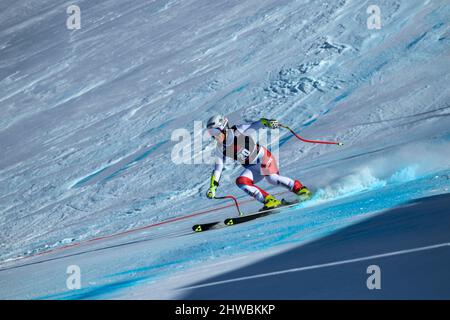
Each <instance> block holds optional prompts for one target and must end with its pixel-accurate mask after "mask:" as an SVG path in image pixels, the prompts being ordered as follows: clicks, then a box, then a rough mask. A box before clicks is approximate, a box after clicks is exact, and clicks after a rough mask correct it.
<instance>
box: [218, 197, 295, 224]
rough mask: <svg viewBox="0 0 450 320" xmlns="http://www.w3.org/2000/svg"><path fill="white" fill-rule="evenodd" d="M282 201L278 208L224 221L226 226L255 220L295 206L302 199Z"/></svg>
mask: <svg viewBox="0 0 450 320" xmlns="http://www.w3.org/2000/svg"><path fill="white" fill-rule="evenodd" d="M281 202H282V204H281V205H280V206H278V207H276V208H273V209H268V210H260V211H258V212H256V213H251V214H248V215H244V216H240V217H235V218H227V219H225V220H224V222H223V223H224V224H225V225H226V226H233V225H235V224H239V223H243V222H247V221H251V220H255V219H258V218H261V217H265V216H268V215H270V214H274V213H277V212H280V209H285V208H288V207H292V206H295V205H297V204H299V203H300V202H302V201H301V200H294V201H286V200H284V199H282V200H281Z"/></svg>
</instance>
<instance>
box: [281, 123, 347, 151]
mask: <svg viewBox="0 0 450 320" xmlns="http://www.w3.org/2000/svg"><path fill="white" fill-rule="evenodd" d="M280 127H282V128H285V129H287V130H289V131H290V132H291V133H292V134H293V135H294V136H295V137H296V138H297V139H299V140H301V141H303V142H309V143H321V144H336V145H338V146H343V145H344V144H343V143H342V142H335V141H320V140H308V139H304V138H302V137H300V136H299V135H298V134H296V133H295V132H294V130H292V129H291V128H289V127H288V126H285V125H283V124H280Z"/></svg>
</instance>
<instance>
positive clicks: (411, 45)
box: [406, 31, 428, 50]
mask: <svg viewBox="0 0 450 320" xmlns="http://www.w3.org/2000/svg"><path fill="white" fill-rule="evenodd" d="M427 33H428V32H426V31H425V32H424V33H422V34H421V35H420V36H419V37H417V38H416V39H414V40H413V41H411V42H410V43H409V44H408V45H407V46H406V49H407V50H409V49H411V48H412V47H414V46H415V45H416V44H417V43H418V42H419V41H420V40H422V39H423V38H425V36H426V35H427Z"/></svg>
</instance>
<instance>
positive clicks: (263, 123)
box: [236, 118, 279, 133]
mask: <svg viewBox="0 0 450 320" xmlns="http://www.w3.org/2000/svg"><path fill="white" fill-rule="evenodd" d="M264 127H266V128H270V129H276V128H278V127H279V124H278V121H277V120H275V119H266V118H261V119H259V120H258V121H254V122H250V123H244V124H241V125H237V126H236V129H237V130H238V131H239V132H241V133H245V131H247V130H254V131H256V130H259V129H262V128H264Z"/></svg>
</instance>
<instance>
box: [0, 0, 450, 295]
mask: <svg viewBox="0 0 450 320" xmlns="http://www.w3.org/2000/svg"><path fill="white" fill-rule="evenodd" d="M70 4H77V5H79V6H80V8H81V13H82V22H81V23H82V27H81V29H80V30H75V31H69V30H67V29H66V26H65V18H66V13H65V12H66V8H67V6H69V5H70ZM370 4H373V3H372V2H370V1H344V0H340V1H320V2H316V1H306V0H305V1H283V0H281V1H264V0H258V1H256V0H251V1H245V2H243V1H234V0H231V1H207V0H187V1H144V0H138V1H133V2H132V3H127V4H125V3H121V2H119V1H114V0H109V1H95V2H93V1H76V2H75V3H74V2H60V3H58V4H55V3H54V1H47V0H45V1H39V4H37V3H36V2H34V1H22V2H20V3H18V2H15V1H10V0H5V1H3V2H2V3H1V4H0V8H1V10H0V89H1V92H2V95H1V97H0V114H1V117H0V147H1V150H2V153H1V157H0V181H1V183H0V228H1V232H0V250H1V251H0V261H2V264H1V266H0V284H1V285H0V297H1V298H43V297H50V298H51V297H55V298H80V297H81V298H99V297H104V295H106V296H107V297H109V296H110V295H111V294H112V292H114V294H115V295H119V296H120V297H129V296H130V295H131V293H130V292H128V293H125V292H123V291H122V290H116V289H123V288H124V287H127V286H133V290H132V291H134V287H135V286H136V284H141V283H142V284H143V286H144V287H145V286H146V285H149V283H150V282H151V281H150V280H152V279H153V281H155V283H153V284H152V285H153V286H155V287H156V288H157V289H158V290H160V291H159V292H162V291H164V290H163V289H164V286H163V285H162V284H161V285H159V283H160V282H159V281H167V279H169V280H170V279H171V277H173V276H174V274H175V273H177V272H178V271H180V270H185V269H186V270H187V269H190V268H191V267H192V268H194V270H195V268H197V267H198V266H199V265H200V264H201V265H209V264H212V265H216V264H218V265H219V267H217V268H216V269H215V270H216V271H217V272H220V271H221V270H222V269H221V267H220V265H223V270H225V269H226V268H230V267H231V266H237V265H238V264H233V263H231V262H230V261H232V259H238V260H239V259H240V258H239V257H241V258H242V259H241V260H242V261H245V262H248V261H252V260H254V259H257V258H260V257H261V255H262V256H264V255H267V254H269V253H273V252H275V251H278V250H282V249H283V250H284V249H285V248H286V246H290V245H297V244H301V243H304V242H305V241H310V240H312V239H316V238H318V237H321V236H324V235H326V234H329V233H330V232H333V231H335V230H337V229H339V228H342V227H344V226H347V225H349V224H352V223H355V222H356V221H359V219H363V218H365V217H368V216H370V215H372V214H376V213H377V212H380V210H385V209H387V208H390V207H394V206H397V205H401V204H402V203H404V202H405V201H408V200H411V199H416V198H420V197H424V196H428V195H434V194H440V193H448V188H449V185H450V182H449V181H450V180H449V179H448V177H449V170H450V160H449V159H450V157H449V156H450V151H449V150H450V148H449V144H450V139H449V138H450V135H449V134H450V129H449V128H450V126H449V124H450V118H449V115H450V113H449V109H450V104H449V101H450V90H449V89H448V82H449V81H450V72H449V71H450V61H449V58H448V57H449V53H450V46H449V35H450V34H449V26H448V21H449V17H450V5H449V4H448V2H446V1H415V0H414V1H405V0H404V1H396V0H390V1H387V0H386V1H377V5H379V7H380V9H381V14H382V16H381V17H382V28H381V29H380V30H368V29H367V26H366V19H367V17H368V14H367V13H366V9H367V7H368V6H369V5H370ZM216 112H221V113H224V114H227V115H228V116H229V117H230V119H231V121H232V122H236V121H239V120H240V119H241V118H244V119H246V120H254V119H257V118H258V117H261V116H266V117H275V118H277V119H279V120H280V122H282V123H285V124H287V125H289V126H291V127H292V128H294V129H295V130H296V131H297V132H299V133H300V134H301V135H303V136H305V137H308V138H313V139H314V138H316V139H325V140H336V139H339V140H341V141H344V142H345V145H344V146H343V147H336V146H325V145H313V144H304V143H301V142H299V141H298V140H295V138H294V139H293V138H292V136H290V135H289V134H288V133H287V132H282V136H281V139H280V160H279V161H280V167H281V171H282V173H284V174H286V175H291V176H295V177H298V178H299V179H301V181H302V182H304V184H306V185H308V186H310V187H311V188H312V189H314V190H317V193H316V198H315V200H314V201H313V202H312V203H310V204H309V206H311V207H310V208H309V209H308V208H296V209H295V210H293V212H292V215H290V216H289V217H285V216H283V217H282V216H280V217H275V216H274V217H273V219H270V220H267V219H266V220H261V221H259V222H255V223H253V224H248V225H246V226H242V227H239V228H238V227H236V229H235V230H234V231H233V232H231V231H229V230H227V229H221V230H217V231H212V232H210V233H205V234H202V235H197V234H194V235H192V234H188V233H189V232H190V226H191V225H192V224H193V223H197V222H200V221H209V220H211V219H214V220H215V219H216V218H217V217H225V216H227V215H229V214H231V213H233V214H234V211H233V208H232V207H228V208H226V209H225V210H218V211H214V212H211V213H208V214H204V215H198V216H196V217H192V218H183V217H185V216H186V215H188V214H191V213H195V212H198V211H202V210H204V209H208V208H212V207H216V206H220V205H224V204H226V203H224V202H218V203H216V202H214V201H211V200H207V199H205V197H204V193H205V192H206V188H207V184H208V176H209V174H210V172H211V166H210V165H207V164H182V165H176V164H174V163H173V162H172V161H171V151H172V148H173V146H174V145H175V144H176V141H171V134H172V132H173V131H174V130H175V129H178V128H185V129H187V130H189V131H190V132H193V131H194V121H205V120H206V119H207V118H208V117H209V116H210V115H212V114H214V113H216ZM205 148H206V149H207V148H211V146H207V145H206V143H204V145H203V149H205ZM207 150H208V149H207ZM196 155H198V153H197V154H194V153H192V158H194V157H195V156H196ZM240 170H241V168H240V167H239V166H228V167H227V171H225V172H224V178H223V179H222V183H221V186H220V192H221V193H222V192H223V194H225V193H230V194H234V195H238V196H239V197H240V199H242V200H244V199H247V198H246V197H245V195H243V194H242V193H241V191H240V190H238V189H237V188H236V187H235V185H234V179H235V178H236V176H237V175H238V173H239V172H240ZM263 186H264V187H267V188H268V190H273V192H279V191H281V190H279V189H276V188H275V189H274V188H271V187H269V186H268V185H266V184H263ZM355 203H358V206H356V204H355ZM255 208H257V204H256V203H254V202H249V203H247V204H245V206H244V209H245V210H247V211H251V210H253V209H255ZM177 218H181V219H183V220H178V221H176V222H174V223H166V224H164V225H156V226H155V227H150V228H147V229H141V230H139V231H136V232H130V233H125V234H122V235H119V236H116V237H110V235H113V234H116V233H121V232H125V231H130V230H134V229H136V228H140V227H144V226H148V225H152V224H157V223H159V222H163V221H167V220H169V221H170V219H177ZM316 226H317V227H316ZM99 237H106V238H104V239H98V240H95V241H92V242H86V241H89V240H90V239H97V238H99ZM243 239H246V241H243ZM131 242H132V243H131ZM79 243H81V244H80V245H78V244H79ZM70 244H75V245H76V246H73V247H69V248H66V249H58V248H64V246H67V245H70ZM106 247H108V248H109V247H111V248H109V249H103V248H106ZM123 248H127V250H123ZM55 249H56V251H53V252H51V253H48V254H44V255H40V256H36V254H41V253H44V252H47V251H49V250H55ZM70 257H75V259H73V258H70ZM241 260H240V261H241ZM39 261H40V263H38V264H33V263H35V262H39ZM23 264H27V266H26V267H18V266H20V265H23ZM69 264H78V265H80V266H82V267H83V265H84V266H85V268H84V270H86V269H88V271H86V277H85V278H86V279H88V280H87V281H86V282H85V283H84V286H85V287H84V289H83V291H82V292H81V293H80V292H68V291H67V288H65V278H66V276H67V275H66V274H65V269H66V267H67V265H69ZM82 270H83V268H82ZM141 270H143V271H141ZM182 275H183V273H181V277H182ZM197 276H198V277H202V276H203V277H204V274H203V275H202V274H201V273H198V274H197ZM36 279H38V280H36ZM154 279H157V280H154ZM164 279H166V280H164ZM36 281H37V282H38V283H36ZM161 283H162V282H161ZM116 291H119V293H117V292H116ZM121 292H122V293H121ZM144 292H145V293H144V294H143V295H142V297H144V298H145V297H152V298H158V297H160V296H161V295H162V294H163V293H159V294H158V295H154V296H152V295H151V294H149V292H151V290H149V291H146V290H144ZM122 294H123V295H122ZM166 295H167V297H174V294H173V293H171V292H167V293H166Z"/></svg>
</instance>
